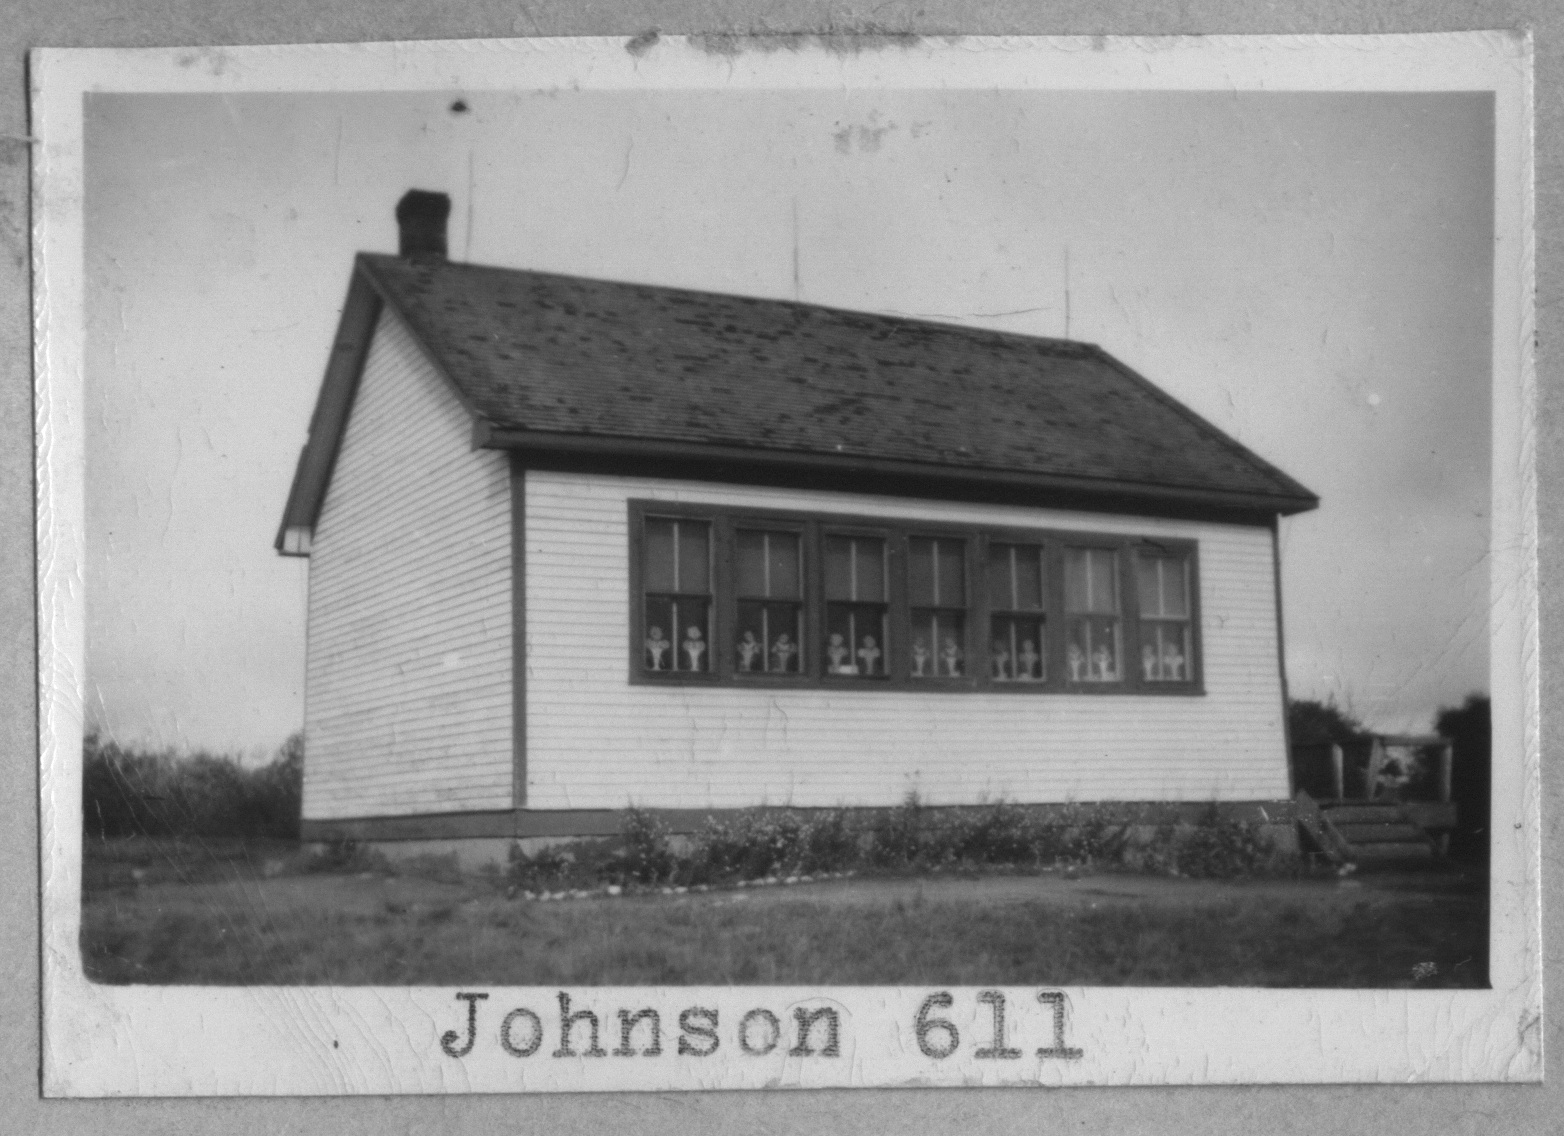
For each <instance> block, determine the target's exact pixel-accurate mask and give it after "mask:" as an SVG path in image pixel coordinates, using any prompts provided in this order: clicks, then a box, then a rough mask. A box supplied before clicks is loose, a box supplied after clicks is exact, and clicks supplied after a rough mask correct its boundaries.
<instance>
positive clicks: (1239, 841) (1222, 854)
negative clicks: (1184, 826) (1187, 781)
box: [1172, 806, 1278, 878]
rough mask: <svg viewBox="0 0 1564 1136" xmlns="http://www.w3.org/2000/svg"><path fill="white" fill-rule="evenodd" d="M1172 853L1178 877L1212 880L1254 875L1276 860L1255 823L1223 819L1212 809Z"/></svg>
mask: <svg viewBox="0 0 1564 1136" xmlns="http://www.w3.org/2000/svg"><path fill="white" fill-rule="evenodd" d="M1172 852H1173V863H1174V864H1175V866H1176V868H1177V871H1178V874H1179V875H1183V876H1204V877H1212V878H1227V877H1232V876H1248V875H1253V874H1255V873H1257V872H1261V871H1265V870H1267V869H1268V868H1270V867H1272V866H1273V864H1274V863H1275V862H1276V861H1277V859H1278V854H1277V851H1276V849H1275V847H1274V846H1273V845H1272V844H1271V842H1270V841H1269V840H1267V839H1266V838H1265V836H1264V835H1263V834H1262V833H1261V830H1260V826H1259V825H1258V824H1255V823H1253V822H1252V821H1243V820H1235V819H1222V818H1221V817H1220V816H1219V815H1218V814H1217V811H1216V807H1215V806H1212V808H1211V811H1210V813H1209V814H1208V815H1207V817H1206V820H1205V823H1204V824H1200V825H1196V826H1195V827H1194V828H1193V829H1192V830H1191V831H1190V832H1189V834H1188V835H1187V836H1186V837H1185V838H1184V839H1183V840H1177V841H1176V842H1175V844H1174V846H1173V850H1172Z"/></svg>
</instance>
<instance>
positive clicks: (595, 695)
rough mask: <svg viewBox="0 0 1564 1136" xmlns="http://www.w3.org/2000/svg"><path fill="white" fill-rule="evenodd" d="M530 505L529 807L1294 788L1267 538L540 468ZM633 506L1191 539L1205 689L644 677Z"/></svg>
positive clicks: (1222, 795) (1219, 793) (1240, 792)
mask: <svg viewBox="0 0 1564 1136" xmlns="http://www.w3.org/2000/svg"><path fill="white" fill-rule="evenodd" d="M526 495H527V510H526V518H527V520H526V527H527V532H526V572H527V584H526V595H527V619H526V627H527V784H528V788H527V801H528V805H529V807H532V808H540V809H550V808H553V809H565V808H618V807H623V806H625V805H627V804H632V803H633V804H636V805H644V806H648V807H712V808H720V807H736V806H745V805H755V804H772V805H781V804H791V805H815V806H831V805H839V804H848V805H886V804H896V803H899V802H900V801H901V800H902V799H903V798H904V797H905V796H906V794H908V793H909V792H913V791H916V792H917V793H918V794H919V796H920V797H921V798H922V799H924V800H926V801H928V802H930V803H933V804H955V803H966V802H978V801H983V800H989V801H993V800H998V799H1001V798H1003V799H1007V800H1013V801H1071V800H1076V801H1096V800H1136V801H1147V800H1195V801H1203V800H1245V799H1248V800H1255V799H1276V798H1280V797H1284V796H1286V794H1287V770H1286V754H1285V743H1284V740H1283V737H1284V735H1283V728H1282V695H1281V678H1280V672H1279V667H1278V661H1277V642H1276V607H1275V593H1274V590H1273V588H1274V583H1273V580H1274V577H1273V571H1274V568H1273V563H1272V549H1271V536H1270V533H1269V532H1268V531H1267V530H1266V529H1264V528H1254V527H1248V526H1238V525H1219V524H1202V523H1196V522H1184V521H1168V520H1153V519H1137V518H1128V517H1114V516H1106V515H1096V514H1083V513H1074V512H1061V511H1047V510H1037V509H1022V508H1007V507H990V506H977V505H954V504H951V503H948V502H934V501H924V502H920V501H908V500H898V499H893V498H884V497H869V496H857V495H846V494H830V493H818V492H800V491H792V490H776V489H761V488H748V487H728V486H720V485H705V484H698V483H692V482H676V481H658V480H647V479H636V478H616V477H600V476H586V475H579V474H561V473H544V472H536V471H529V472H528V474H527V479H526ZM631 498H648V499H656V500H667V501H689V502H702V503H706V504H711V505H721V506H734V507H739V508H789V509H798V510H805V511H811V512H843V513H852V514H857V515H868V516H883V517H886V518H898V517H905V518H923V519H926V520H931V521H938V520H949V521H957V522H971V523H977V524H986V523H992V524H994V525H1007V526H1017V527H1027V526H1036V527H1054V528H1068V529H1076V530H1081V529H1087V530H1099V531H1102V532H1111V533H1139V534H1144V535H1147V536H1165V537H1184V538H1188V539H1193V540H1196V541H1198V542H1199V548H1200V554H1199V555H1200V585H1201V597H1200V601H1201V614H1202V625H1201V635H1202V639H1203V645H1204V674H1205V686H1206V694H1205V695H1204V696H1203V697H1175V696H1161V697H1157V696H1150V697H1147V696H1132V695H1126V696H1114V695H1073V696H1072V695H1062V694H1046V695H1045V694H1039V695H1036V696H1032V697H1028V696H1025V695H1018V694H1009V693H1007V694H984V693H971V694H966V693H963V694H954V693H953V694H923V693H918V692H907V691H891V690H883V691H852V692H839V691H822V690H818V689H792V690H768V691H757V690H743V689H738V688H734V687H731V686H711V687H694V686H691V687H672V686H632V685H631V684H630V683H629V681H628V673H629V659H628V658H627V651H628V647H627V643H628V640H629V629H628V620H629V614H630V607H629V594H630V581H629V575H628V574H629V534H628V509H627V503H628V501H629V500H630V499H631Z"/></svg>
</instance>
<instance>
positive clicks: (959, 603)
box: [934, 540, 967, 607]
mask: <svg viewBox="0 0 1564 1136" xmlns="http://www.w3.org/2000/svg"><path fill="white" fill-rule="evenodd" d="M935 548H936V550H937V553H936V560H935V563H936V565H937V566H938V568H939V573H938V578H937V581H938V585H939V587H938V589H937V594H936V596H935V600H934V602H935V603H936V604H938V605H939V606H941V607H965V606H966V603H967V555H966V552H967V550H966V542H965V541H960V540H940V541H936V542H935Z"/></svg>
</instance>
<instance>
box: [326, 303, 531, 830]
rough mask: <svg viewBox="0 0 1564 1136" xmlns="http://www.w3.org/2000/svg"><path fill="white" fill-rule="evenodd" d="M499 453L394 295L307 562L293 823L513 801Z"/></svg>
mask: <svg viewBox="0 0 1564 1136" xmlns="http://www.w3.org/2000/svg"><path fill="white" fill-rule="evenodd" d="M510 516H511V498H510V471H509V463H508V461H507V459H506V457H505V455H504V454H501V453H496V452H492V451H487V450H478V451H475V450H473V449H472V442H471V420H470V418H469V417H468V415H467V413H466V411H465V410H463V409H462V407H461V405H460V404H459V403H458V402H457V400H456V397H455V395H454V394H453V393H452V392H451V390H450V389H449V387H448V386H447V385H446V383H445V381H444V379H443V378H441V376H440V375H439V374H438V373H437V372H436V371H435V370H434V368H433V367H432V365H431V364H430V363H429V362H428V360H427V359H426V358H425V356H424V355H423V353H422V351H421V350H420V349H419V347H418V345H417V344H416V343H415V341H414V340H413V338H412V336H411V334H410V333H409V332H408V330H407V328H406V327H405V326H404V325H403V324H402V322H401V321H400V319H399V318H398V317H396V316H395V314H394V313H392V312H391V311H390V310H389V309H386V310H384V311H383V312H382V314H381V317H380V322H379V325H378V326H377V328H376V330H375V335H374V340H373V342H372V344H371V346H370V349H369V354H368V357H367V359H366V361H365V364H364V372H363V377H362V378H361V380H360V382H359V389H358V393H357V395H356V397H355V400H354V405H353V409H352V413H351V416H350V417H349V419H348V424H347V429H346V431H345V433H344V435H343V439H342V447H341V451H340V452H339V454H338V457H337V463H336V468H335V469H334V471H333V473H332V479H331V486H330V489H329V490H328V493H327V497H326V501H325V503H324V505H323V507H322V509H321V513H320V518H319V520H318V522H317V524H316V528H315V533H314V540H313V546H312V549H311V553H310V569H309V604H308V608H309V632H308V641H309V647H308V662H307V666H306V695H305V755H306V756H305V763H304V816H305V818H306V819H317V820H321V819H331V818H338V817H356V816H381V815H405V814H409V813H426V812H452V811H459V810H468V809H495V808H508V807H510V805H511V804H512V800H513V798H512V750H511V737H512V714H513V707H512V690H511V673H512V666H511V654H512V642H513V639H512V634H511V630H512V628H511V534H510Z"/></svg>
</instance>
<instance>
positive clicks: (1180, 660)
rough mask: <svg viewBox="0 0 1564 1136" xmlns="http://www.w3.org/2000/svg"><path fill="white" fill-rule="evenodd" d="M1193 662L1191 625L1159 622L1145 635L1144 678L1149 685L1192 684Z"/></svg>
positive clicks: (1146, 631) (1142, 671) (1148, 629)
mask: <svg viewBox="0 0 1564 1136" xmlns="http://www.w3.org/2000/svg"><path fill="white" fill-rule="evenodd" d="M1192 662H1193V660H1192V658H1191V654H1190V642H1189V624H1188V623H1184V622H1163V621H1159V622H1157V623H1153V624H1149V625H1147V626H1146V627H1145V628H1144V630H1143V631H1142V632H1141V661H1140V667H1141V677H1142V678H1144V679H1145V680H1146V681H1147V682H1188V681H1189V680H1190V679H1191V678H1193V677H1194V674H1193V670H1192V667H1191V663H1192Z"/></svg>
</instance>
